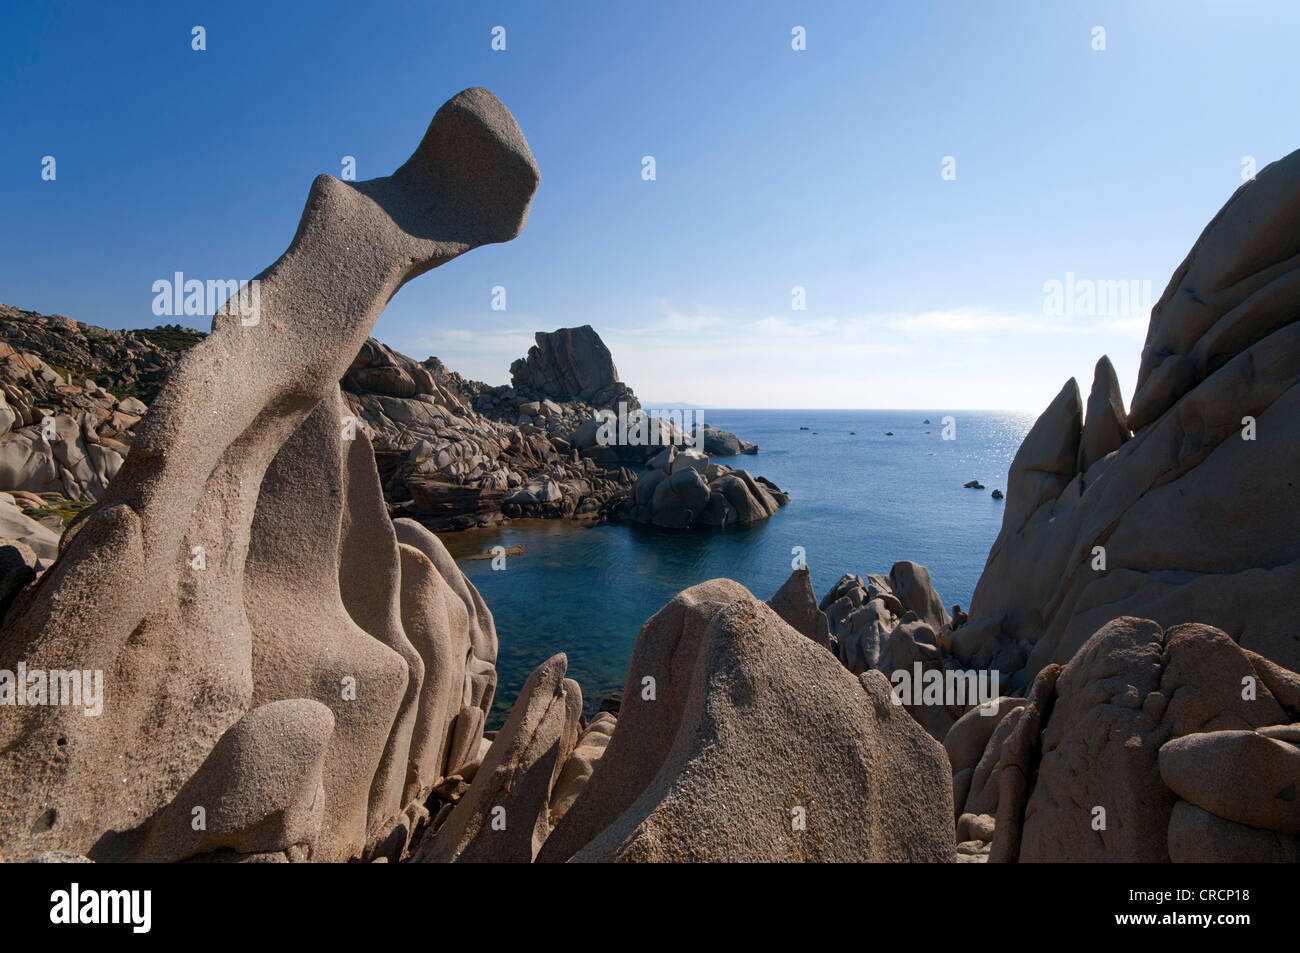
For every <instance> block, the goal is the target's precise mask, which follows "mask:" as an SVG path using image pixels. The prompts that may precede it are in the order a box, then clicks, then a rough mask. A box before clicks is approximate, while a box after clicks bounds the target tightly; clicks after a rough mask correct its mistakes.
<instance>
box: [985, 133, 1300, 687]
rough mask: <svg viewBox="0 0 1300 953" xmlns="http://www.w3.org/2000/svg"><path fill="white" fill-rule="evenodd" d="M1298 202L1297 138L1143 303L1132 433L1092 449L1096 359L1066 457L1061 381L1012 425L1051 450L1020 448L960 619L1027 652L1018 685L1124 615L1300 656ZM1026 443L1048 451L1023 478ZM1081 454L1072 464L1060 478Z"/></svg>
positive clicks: (1099, 433) (1280, 658)
mask: <svg viewBox="0 0 1300 953" xmlns="http://www.w3.org/2000/svg"><path fill="white" fill-rule="evenodd" d="M1298 210H1300V152H1296V153H1292V154H1291V155H1288V156H1287V157H1286V158H1284V159H1281V160H1279V161H1278V162H1275V163H1273V164H1271V165H1269V166H1268V167H1266V168H1265V169H1263V170H1262V171H1261V172H1260V173H1259V175H1258V176H1257V177H1256V179H1255V180H1254V181H1252V182H1248V183H1246V184H1245V185H1243V186H1242V187H1241V188H1240V189H1238V190H1237V192H1236V194H1235V195H1234V196H1233V197H1232V198H1231V199H1230V200H1229V202H1228V203H1227V205H1225V206H1224V208H1223V209H1222V210H1221V211H1220V212H1219V214H1218V215H1217V216H1216V217H1215V218H1214V220H1213V221H1212V222H1211V223H1210V224H1209V225H1208V226H1207V227H1206V229H1205V231H1204V232H1203V233H1202V235H1201V237H1200V238H1199V239H1198V240H1197V242H1196V244H1195V246H1194V247H1193V249H1192V251H1191V252H1190V253H1189V255H1188V257H1187V259H1186V260H1185V261H1184V262H1183V264H1182V265H1181V266H1180V267H1179V268H1178V270H1177V271H1176V272H1175V274H1174V276H1173V278H1172V280H1171V281H1170V283H1169V287H1168V288H1167V289H1166V291H1165V293H1164V295H1163V296H1162V297H1161V299H1160V302H1159V303H1158V304H1157V305H1156V307H1155V309H1154V310H1153V311H1152V314H1151V324H1150V328H1149V330H1148V333H1147V344H1146V348H1145V349H1144V351H1143V358H1142V369H1141V372H1140V374H1139V378H1138V383H1137V388H1136V391H1135V393H1134V397H1133V403H1132V407H1131V409H1130V411H1129V414H1128V419H1127V426H1128V427H1131V428H1132V431H1133V435H1132V438H1131V439H1129V440H1127V441H1123V442H1122V443H1121V445H1120V446H1118V448H1115V449H1113V452H1110V451H1108V452H1109V455H1108V456H1104V463H1099V461H1100V460H1101V459H1102V458H1101V457H1098V456H1097V454H1099V453H1101V451H1103V450H1105V449H1106V448H1107V447H1109V446H1111V444H1113V443H1114V439H1115V436H1116V432H1117V431H1119V432H1120V433H1121V435H1122V430H1123V427H1122V426H1120V424H1121V423H1122V421H1121V420H1120V418H1119V411H1120V409H1121V406H1122V405H1121V404H1120V402H1119V397H1118V394H1117V393H1115V391H1114V387H1113V384H1112V382H1111V381H1109V379H1108V378H1109V375H1108V374H1105V373H1104V371H1105V369H1104V368H1102V367H1100V366H1099V373H1098V382H1097V384H1096V385H1095V386H1094V398H1095V400H1094V399H1090V409H1089V423H1088V425H1085V428H1084V430H1085V439H1084V440H1083V446H1082V448H1081V449H1080V450H1079V453H1078V456H1077V457H1076V458H1075V463H1073V464H1071V466H1070V467H1069V468H1068V469H1067V468H1064V467H1063V466H1062V464H1063V463H1064V458H1065V457H1066V456H1067V455H1068V454H1067V453H1066V452H1065V451H1066V450H1067V449H1068V445H1069V442H1070V439H1072V438H1071V436H1070V435H1071V434H1073V433H1074V432H1075V431H1076V430H1077V415H1076V413H1075V412H1074V410H1073V407H1074V405H1075V403H1076V400H1075V397H1074V396H1073V394H1074V388H1073V385H1072V384H1071V385H1067V388H1066V391H1065V392H1063V394H1062V396H1061V397H1058V398H1057V400H1056V402H1055V403H1054V404H1053V406H1052V408H1051V409H1049V410H1048V411H1047V412H1046V413H1045V414H1044V416H1043V418H1042V419H1040V421H1039V423H1038V424H1037V425H1035V427H1034V430H1033V431H1032V432H1031V434H1030V437H1029V438H1027V439H1026V447H1029V446H1030V445H1038V444H1043V443H1045V442H1048V443H1051V444H1052V446H1053V447H1055V448H1057V449H1059V450H1060V451H1061V452H1060V453H1050V454H1049V453H1044V452H1039V451H1038V450H1035V451H1034V452H1033V453H1032V454H1031V453H1030V452H1029V451H1028V450H1027V449H1026V448H1025V447H1022V448H1021V452H1020V453H1019V454H1017V457H1016V464H1015V465H1013V472H1012V476H1011V489H1010V490H1009V492H1008V496H1007V510H1006V513H1005V516H1004V519H1003V525H1002V531H1001V534H1000V535H999V537H998V540H997V542H996V543H995V544H994V546H993V548H992V550H991V551H990V553H989V559H988V563H987V564H986V566H985V569H984V573H983V575H982V576H981V577H980V581H979V585H978V586H977V588H976V591H975V596H974V599H973V600H972V604H971V609H970V622H969V623H968V624H967V627H968V628H969V629H970V631H971V632H977V631H978V632H984V633H985V634H986V635H985V638H986V642H988V643H989V644H990V645H991V646H992V647H991V648H990V649H988V650H987V652H986V654H987V655H995V654H997V653H998V652H999V651H1001V650H1002V649H1004V648H1007V649H1010V648H1013V647H1017V646H1018V647H1021V648H1022V649H1023V650H1024V651H1025V654H1026V656H1027V658H1026V661H1025V664H1024V668H1023V670H1022V671H1021V672H1020V673H1019V674H1018V675H1017V676H1016V681H1014V682H1013V685H1014V687H1015V688H1017V689H1023V688H1024V687H1026V686H1027V685H1028V684H1029V682H1030V681H1032V678H1033V676H1034V674H1035V673H1036V672H1037V671H1038V670H1039V669H1041V668H1042V667H1043V666H1045V665H1047V664H1049V663H1051V662H1058V663H1062V664H1064V663H1065V662H1068V661H1069V660H1070V658H1071V657H1073V655H1074V654H1075V652H1077V651H1078V650H1079V647H1080V646H1081V645H1083V643H1084V642H1085V641H1086V640H1087V639H1088V637H1089V636H1090V635H1091V634H1092V633H1093V632H1095V631H1096V630H1097V629H1098V628H1100V627H1101V626H1102V625H1104V624H1105V623H1106V622H1108V621H1110V620H1111V619H1114V618H1115V617H1117V616H1122V615H1130V616H1136V617H1141V618H1147V619H1152V620H1154V621H1155V622H1157V623H1158V624H1160V625H1161V626H1166V627H1167V626H1172V625H1176V624H1178V623H1181V622H1187V621H1197V622H1203V623H1206V624H1208V625H1212V626H1216V627H1219V628H1221V629H1224V630H1225V631H1229V632H1232V633H1233V634H1234V636H1235V637H1236V638H1237V640H1238V641H1239V642H1240V644H1241V645H1242V646H1243V647H1245V648H1248V649H1252V650H1254V651H1256V652H1258V653H1259V654H1260V655H1263V656H1265V657H1266V658H1268V659H1270V660H1272V661H1273V662H1275V663H1278V664H1280V665H1282V666H1284V667H1286V668H1289V669H1300V632H1298V631H1297V629H1296V626H1295V619H1294V616H1295V613H1294V611H1293V608H1292V606H1293V602H1294V598H1293V594H1294V592H1295V591H1296V589H1297V588H1298V587H1300V548H1297V544H1296V540H1297V539H1300V505H1298V504H1297V498H1296V493H1297V487H1296V485H1295V478H1294V475H1295V473H1296V472H1297V471H1298V470H1300V424H1297V421H1300V388H1298V387H1297V386H1296V385H1297V383H1298V382H1300V321H1298V320H1297V318H1298V317H1300V258H1297V255H1298V254H1300V216H1298V215H1297V214H1296V212H1297V211H1298ZM1103 395H1108V396H1104V397H1103ZM1067 405H1068V406H1067ZM1098 413H1100V416H1099V417H1097V423H1096V424H1093V423H1092V419H1093V418H1094V416H1096V415H1097V414H1098ZM1049 422H1051V423H1050V426H1049ZM1049 431H1050V432H1051V433H1053V434H1055V435H1056V436H1055V437H1053V438H1052V439H1051V440H1050V441H1047V435H1048V432H1049ZM1106 433H1109V437H1108V438H1106V439H1103V435H1105V434H1106ZM1040 438H1041V439H1040ZM1029 456H1033V457H1034V458H1044V459H1045V458H1047V457H1049V456H1050V457H1053V458H1055V459H1056V463H1053V464H1051V465H1049V466H1048V467H1047V468H1046V469H1047V470H1049V471H1050V476H1049V475H1046V474H1037V475H1034V476H1033V478H1032V480H1030V481H1029V483H1032V485H1033V486H1032V487H1031V486H1029V483H1025V478H1024V475H1023V473H1022V471H1024V470H1025V468H1024V466H1022V464H1023V463H1024V462H1025V461H1026V460H1027V458H1028V457H1029ZM1080 463H1081V464H1083V465H1086V466H1088V471H1087V474H1086V479H1082V478H1081V479H1079V480H1078V481H1075V480H1074V479H1073V477H1072V475H1071V474H1070V472H1069V471H1070V470H1073V469H1075V468H1077V466H1078V465H1079V464H1080ZM1021 483H1025V489H1024V490H1023V491H1020V490H1018V489H1017V485H1018V484H1021ZM966 648H967V649H968V650H969V654H971V655H973V654H974V652H975V651H976V650H977V649H978V646H973V645H969V644H967V645H966Z"/></svg>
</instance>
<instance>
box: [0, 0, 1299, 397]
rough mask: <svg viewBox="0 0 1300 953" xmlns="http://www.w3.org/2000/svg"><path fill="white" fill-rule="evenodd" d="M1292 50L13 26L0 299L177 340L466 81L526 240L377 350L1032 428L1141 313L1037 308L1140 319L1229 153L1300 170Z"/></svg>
mask: <svg viewBox="0 0 1300 953" xmlns="http://www.w3.org/2000/svg"><path fill="white" fill-rule="evenodd" d="M195 25H202V26H203V27H204V28H205V29H206V34H207V36H206V42H207V50H206V51H205V52H195V51H193V50H192V49H191V28H192V27H193V26H195ZM497 25H501V26H504V27H505V28H506V50H505V51H504V52H494V51H493V50H492V49H491V40H492V36H491V31H492V28H493V27H494V26H497ZM794 26H803V27H804V28H805V30H806V36H807V49H806V50H804V51H799V52H796V51H794V50H792V49H791V30H792V28H793V27H794ZM1096 26H1102V27H1104V28H1105V31H1106V33H1105V45H1106V49H1105V50H1104V51H1098V50H1094V49H1093V45H1094V42H1095V41H1094V38H1093V28H1094V27H1096ZM1297 36H1300V5H1298V4H1296V3H1295V2H1293V0H1234V2H1228V0H1182V2H1139V0H1125V2H1096V0H1093V2H1082V0H1078V2H1076V0H1041V2H1033V0H1015V2H996V3H988V2H968V0H962V2H945V3H939V2H924V0H916V2H888V3H886V2H866V0H858V2H844V3H830V2H827V3H795V2H735V3H708V2H701V0H696V2H661V0H656V2H654V3H611V2H601V3H577V2H564V3H538V2H536V0H529V2H521V3H495V4H494V3H469V2H466V3H445V2H420V3H416V2H404V3H386V2H371V3H365V4H357V3H339V2H334V0H319V2H315V3H310V4H308V3H303V4H287V3H286V4H280V3H276V4H270V3H265V2H260V3H246V2H223V3H213V4H206V3H184V2H175V3H156V4H144V3H130V2H123V3H89V2H87V3H57V2H50V3H39V4H37V3H30V4H11V5H9V6H8V7H7V9H6V11H5V30H4V33H3V35H0V83H2V85H3V94H2V98H0V128H2V129H3V130H4V134H5V139H6V142H5V148H4V150H3V154H2V155H0V301H4V302H5V303H8V304H13V305H16V306H18V307H22V308H27V309H32V310H38V311H41V312H46V313H49V312H58V313H63V314H67V315H70V316H72V317H75V318H78V319H80V320H83V321H88V322H91V323H96V324H101V325H106V326H109V327H140V326H151V325H153V324H157V323H169V322H171V321H174V320H179V321H181V322H182V323H189V324H193V325H195V326H199V327H202V328H206V327H207V326H208V321H207V319H206V318H190V319H184V318H182V319H175V318H157V317H155V316H154V315H153V313H152V311H151V304H152V301H153V292H152V290H151V288H152V284H153V282H154V281H155V280H157V279H160V278H169V277H170V276H171V275H172V273H173V272H176V271H182V272H184V273H185V274H186V276H187V277H197V278H201V279H207V278H220V279H226V278H248V277H251V276H252V275H253V274H255V273H257V272H258V271H260V270H261V269H262V268H264V267H265V266H266V265H268V264H270V262H271V261H273V260H274V259H275V258H276V257H277V256H278V255H279V254H280V253H281V252H282V251H283V249H284V247H285V246H286V244H287V243H288V241H289V240H290V238H291V237H292V235H293V231H294V228H295V225H296V224H297V221H298V217H299V214H300V212H301V209H302V203H303V200H304V198H305V197H306V194H307V188H308V185H309V184H310V182H311V180H312V178H313V177H314V176H315V175H316V174H317V173H320V172H329V173H332V174H335V175H339V174H340V173H341V170H342V166H341V160H342V157H343V156H345V155H352V156H355V157H356V160H357V176H358V178H370V177H373V176H376V175H384V174H387V173H389V172H391V171H392V170H393V169H394V168H395V167H396V166H397V165H398V164H400V163H401V162H402V161H403V160H404V159H405V158H406V157H407V156H408V155H409V153H410V152H411V150H412V149H413V148H414V146H415V144H416V143H417V142H418V140H419V138H420V136H421V134H422V133H423V131H424V127H425V125H426V124H427V122H428V120H429V118H430V116H431V115H432V114H433V112H434V110H435V109H436V108H437V107H438V105H439V104H441V103H442V102H443V101H444V100H445V99H447V98H448V97H450V96H452V95H454V94H455V93H456V92H458V91H459V90H461V89H463V88H465V87H468V86H486V87H488V88H490V89H492V90H493V91H494V92H495V93H496V94H497V95H498V96H500V97H501V99H502V100H503V101H504V102H505V103H506V105H507V106H509V107H510V109H511V110H512V112H513V113H514V115H515V117H516V118H517V119H518V121H519V124H520V126H521V127H522V128H523V130H524V133H525V135H526V136H527V137H528V140H529V143H530V145H531V146H532V149H533V152H534V154H535V155H536V157H537V161H538V164H539V165H540V167H541V170H542V184H541V188H540V190H539V192H538V195H537V198H536V201H535V203H534V205H533V210H532V215H531V218H530V221H529V224H528V227H527V229H526V230H525V232H524V234H523V235H522V236H521V237H520V238H519V239H517V240H516V241H514V242H511V243H509V244H507V245H501V246H493V247H489V248H484V249H480V250H478V251H475V252H473V253H471V254H469V255H467V256H465V257H463V258H461V259H459V260H457V261H455V262H452V263H451V264H449V265H447V266H444V267H443V268H441V269H438V270H437V271H435V272H432V273H430V274H428V275H426V276H424V277H422V278H420V279H417V280H416V281H415V282H414V283H412V284H411V285H408V286H407V287H406V288H405V289H404V290H403V291H402V292H401V293H400V294H399V295H398V296H397V297H396V298H395V299H394V300H393V302H392V303H391V304H390V306H389V308H388V310H387V311H386V312H385V314H384V316H383V317H382V318H381V319H380V321H379V324H378V325H377V326H376V329H375V334H376V336H377V337H379V338H380V339H381V340H384V341H385V342H387V343H389V344H391V345H393V346H395V347H397V348H398V349H399V350H402V351H405V352H406V353H409V354H411V355H412V356H414V357H417V358H423V357H425V356H427V355H428V354H430V353H436V354H437V355H438V356H440V357H441V358H443V359H444V360H445V361H447V363H448V364H449V365H450V366H451V367H453V368H455V369H457V370H460V371H462V372H463V373H466V374H468V375H470V376H473V377H477V378H480V379H484V380H487V381H489V382H491V383H502V382H505V381H506V380H507V378H508V366H509V363H510V361H511V360H512V359H513V358H515V357H518V356H520V355H521V354H522V353H523V352H524V351H525V350H526V348H527V346H528V344H529V343H530V342H531V337H532V332H533V331H534V330H538V329H552V328H556V327H561V326H566V325H576V324H584V323H590V324H592V325H594V326H595V327H596V328H597V330H598V331H600V332H601V334H602V335H603V336H604V337H605V339H606V340H607V341H608V343H609V344H610V346H611V348H612V350H613V352H614V357H615V360H616V362H617V364H618V366H619V369H620V371H621V373H622V376H623V378H624V379H625V380H627V381H628V382H629V383H630V384H631V385H632V386H633V387H634V388H635V389H636V390H637V391H638V393H639V394H641V395H642V397H643V398H645V399H647V400H649V401H651V402H654V401H669V400H674V401H687V402H692V403H696V404H700V405H705V406H730V407H926V408H933V407H952V408H1003V407H1007V408H1027V409H1035V410H1036V409H1041V408H1042V407H1043V406H1045V404H1046V403H1047V402H1048V401H1049V400H1050V398H1051V397H1052V396H1053V395H1054V394H1055V392H1056V391H1057V390H1058V389H1059V387H1060V385H1061V383H1062V382H1063V381H1064V380H1065V379H1066V378H1068V377H1069V376H1071V375H1076V376H1078V377H1079V378H1080V384H1081V386H1083V387H1084V388H1085V389H1086V388H1087V386H1088V383H1089V380H1090V375H1091V372H1092V365H1093V363H1094V362H1095V360H1096V358H1097V357H1098V356H1099V355H1100V354H1102V353H1109V354H1110V356H1111V358H1112V359H1113V360H1114V362H1115V365H1116V368H1117V370H1118V371H1119V375H1120V380H1121V383H1122V386H1123V388H1124V391H1125V394H1126V396H1128V395H1131V392H1132V387H1133V382H1134V380H1135V377H1136V372H1137V360H1138V355H1139V352H1140V349H1141V344H1142V337H1143V334H1144V332H1145V327H1146V312H1145V311H1144V310H1141V309H1137V308H1134V307H1132V306H1131V307H1130V309H1129V312H1126V313H1124V314H1120V315H1096V314H1092V315H1089V314H1082V315H1080V314H1073V315H1071V314H1066V315H1052V314H1046V313H1045V308H1044V298H1045V293H1044V285H1045V283H1046V282H1049V281H1052V280H1059V281H1062V282H1064V280H1065V276H1066V273H1067V272H1072V273H1073V274H1074V275H1075V276H1076V279H1083V280H1091V281H1103V280H1106V281H1130V280H1137V281H1149V282H1150V284H1151V294H1152V298H1153V299H1155V298H1158V297H1159V295H1160V293H1161V292H1162V291H1163V289H1164V286H1165V284H1166V283H1167V281H1168V279H1169V276H1170V274H1171V273H1172V272H1173V270H1174V268H1175V267H1177V265H1178V264H1179V262H1180V261H1181V260H1182V258H1183V256H1184V255H1185V254H1186V252H1187V250H1188V249H1189V248H1190V247H1191V244H1192V243H1193V241H1194V240H1195V238H1196V236H1197V235H1198V234H1199V232H1200V230H1201V229H1202V227H1203V226H1204V225H1205V224H1206V223H1207V222H1208V221H1209V219H1210V218H1211V216H1213V214H1214V213H1215V212H1216V211H1217V210H1218V208H1219V207H1220V206H1221V205H1222V204H1223V202H1224V201H1225V200H1226V199H1227V198H1228V197H1229V196H1230V195H1231V193H1232V192H1233V190H1234V189H1235V188H1237V187H1238V186H1239V185H1240V184H1241V182H1242V160H1243V157H1244V156H1254V157H1255V159H1256V160H1257V162H1258V164H1259V166H1261V167H1262V166H1263V165H1264V164H1266V163H1268V162H1270V161H1273V160H1275V159H1277V158H1280V157H1281V156H1283V155H1286V154H1287V153H1288V152H1290V151H1292V150H1293V149H1295V148H1297V147H1300V110H1297V103H1298V102H1300V56H1297V53H1296V39H1297ZM46 155H52V156H54V157H55V159H56V162H57V167H56V170H57V178H56V179H55V180H54V181H43V180H42V178H41V160H42V157H44V156H46ZM644 155H653V156H654V157H655V160H656V166H657V168H656V172H657V178H656V179H655V181H653V182H647V181H644V180H643V179H642V177H641V169H642V165H641V159H642V156H644ZM945 156H952V157H954V158H955V160H956V166H955V168H956V178H955V179H952V180H950V181H946V180H944V179H943V178H942V177H941V171H942V163H943V158H944V157H945ZM494 285H502V286H504V287H505V288H506V293H507V298H506V303H507V310H505V311H493V310H491V308H490V303H491V289H492V287H493V286H494ZM796 285H799V286H802V287H804V288H805V289H806V295H807V309H806V310H804V311H795V310H793V309H792V308H791V300H792V297H791V289H792V288H793V287H794V286H796ZM1139 311H1140V313H1138V312H1139Z"/></svg>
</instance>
